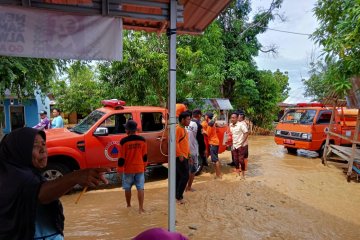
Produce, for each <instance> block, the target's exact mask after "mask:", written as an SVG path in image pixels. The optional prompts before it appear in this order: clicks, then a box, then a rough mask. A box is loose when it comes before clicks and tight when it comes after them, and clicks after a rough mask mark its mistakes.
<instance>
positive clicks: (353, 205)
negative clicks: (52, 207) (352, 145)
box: [61, 136, 360, 240]
mask: <svg viewBox="0 0 360 240" xmlns="http://www.w3.org/2000/svg"><path fill="white" fill-rule="evenodd" d="M249 151H250V156H249V165H248V171H247V179H246V180H245V181H244V180H240V179H239V178H237V177H236V176H235V175H234V174H233V173H232V169H231V168H230V167H228V166H227V165H226V163H228V162H230V159H231V156H230V153H229V152H226V153H224V154H221V155H220V159H221V163H222V172H223V173H224V177H223V180H214V174H213V168H212V166H210V167H208V168H205V170H204V173H203V174H202V175H200V176H199V177H197V178H195V183H194V188H195V189H196V191H195V192H186V193H185V201H186V204H185V205H180V206H177V211H176V215H177V230H178V231H180V232H182V233H183V234H185V235H187V236H189V237H190V239H358V238H359V234H360V215H359V214H358V213H357V211H356V210H357V209H358V203H359V202H360V191H359V189H358V188H359V185H358V183H355V182H351V183H347V182H346V178H345V175H344V174H343V172H342V169H340V168H337V167H335V166H333V165H329V166H326V167H325V166H323V165H322V164H321V160H320V159H319V158H317V157H315V155H314V153H311V152H310V153H306V152H303V151H298V153H297V155H290V154H287V151H286V150H285V149H284V148H283V147H282V146H277V145H275V144H274V142H273V139H272V137H264V136H259V137H254V136H252V137H251V139H250V147H249ZM78 194H79V193H76V194H71V195H67V196H64V197H63V198H62V199H61V200H62V202H63V204H64V208H65V216H66V221H65V238H66V239H89V240H90V239H131V238H132V237H134V236H135V235H137V234H138V233H139V232H141V231H144V230H146V229H148V228H152V227H165V228H166V226H167V216H168V214H167V213H168V206H167V197H168V196H167V194H168V193H167V170H166V169H157V170H154V171H151V172H149V176H148V179H147V182H146V184H145V204H144V205H145V210H146V213H145V214H141V215H140V214H138V211H137V206H138V205H137V198H136V191H135V190H133V197H132V207H131V208H126V204H125V197H124V191H123V190H122V189H121V188H120V183H119V182H116V181H115V183H114V185H113V187H112V188H111V189H101V190H96V191H94V190H93V191H89V192H87V193H85V194H84V195H83V197H82V198H81V200H80V202H79V204H77V205H75V204H74V201H75V199H76V198H77V196H78Z"/></svg>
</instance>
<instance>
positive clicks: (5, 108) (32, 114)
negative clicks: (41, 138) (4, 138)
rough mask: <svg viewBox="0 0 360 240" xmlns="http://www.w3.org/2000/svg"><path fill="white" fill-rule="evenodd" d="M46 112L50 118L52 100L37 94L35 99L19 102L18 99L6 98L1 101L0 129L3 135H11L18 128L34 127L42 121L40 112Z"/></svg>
mask: <svg viewBox="0 0 360 240" xmlns="http://www.w3.org/2000/svg"><path fill="white" fill-rule="evenodd" d="M42 110H45V111H47V113H48V117H50V100H49V98H48V97H45V99H44V98H42V97H41V96H40V94H35V97H34V98H31V99H26V100H19V99H17V98H16V97H12V96H9V95H7V96H5V99H4V100H3V101H0V127H1V128H2V130H3V133H4V134H6V133H9V132H11V131H12V130H14V129H16V128H21V127H24V126H26V127H33V126H35V125H36V124H37V123H38V122H39V121H40V115H39V112H40V111H42Z"/></svg>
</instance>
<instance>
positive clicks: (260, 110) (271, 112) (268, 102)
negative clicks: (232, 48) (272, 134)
mask: <svg viewBox="0 0 360 240" xmlns="http://www.w3.org/2000/svg"><path fill="white" fill-rule="evenodd" d="M288 79H289V77H288V75H287V73H282V72H280V71H279V70H277V71H275V72H274V73H272V72H271V71H259V73H258V78H257V79H256V86H257V91H258V95H259V96H261V97H259V98H257V99H256V100H254V101H253V102H252V104H253V107H254V109H255V110H256V114H253V116H252V120H253V121H254V123H255V124H256V125H258V126H262V127H266V128H272V123H273V121H274V119H276V117H277V114H278V113H279V110H280V109H279V107H278V103H279V102H282V101H284V100H285V99H286V98H287V96H288V95H287V92H288V91H289V86H288Z"/></svg>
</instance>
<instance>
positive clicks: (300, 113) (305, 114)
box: [281, 109, 316, 124]
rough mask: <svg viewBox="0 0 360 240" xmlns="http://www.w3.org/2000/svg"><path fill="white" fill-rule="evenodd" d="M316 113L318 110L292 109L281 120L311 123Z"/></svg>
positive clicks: (284, 121)
mask: <svg viewBox="0 0 360 240" xmlns="http://www.w3.org/2000/svg"><path fill="white" fill-rule="evenodd" d="M315 115H316V110H311V109H290V110H288V111H287V112H286V113H285V114H284V116H283V117H282V119H281V121H282V122H283V123H299V124H311V123H313V121H314V117H315Z"/></svg>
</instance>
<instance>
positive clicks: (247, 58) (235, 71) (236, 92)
mask: <svg viewBox="0 0 360 240" xmlns="http://www.w3.org/2000/svg"><path fill="white" fill-rule="evenodd" d="M281 3H282V0H274V1H272V3H271V5H270V7H269V9H268V10H266V11H260V12H259V13H257V14H255V16H254V18H253V20H252V21H249V14H250V12H251V1H250V0H237V1H233V2H232V3H231V4H230V6H229V7H228V8H227V9H226V10H225V11H223V12H222V13H221V14H220V16H219V18H218V22H219V25H220V27H221V29H222V42H223V44H224V47H225V49H226V50H225V61H224V66H223V75H224V80H223V83H222V94H223V97H226V98H229V99H230V100H231V102H232V103H234V104H235V106H237V107H241V108H244V109H248V112H249V111H250V112H253V111H254V109H253V106H252V100H257V99H258V98H259V97H260V96H259V95H258V91H257V89H256V82H255V78H256V75H257V67H256V64H255V62H254V60H253V58H254V57H256V56H257V55H258V53H259V51H260V49H261V47H262V46H261V44H260V43H259V41H258V40H257V35H258V34H260V33H263V32H265V31H266V27H267V25H268V23H269V22H270V21H272V20H274V16H275V11H276V10H277V9H278V8H280V6H281Z"/></svg>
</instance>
